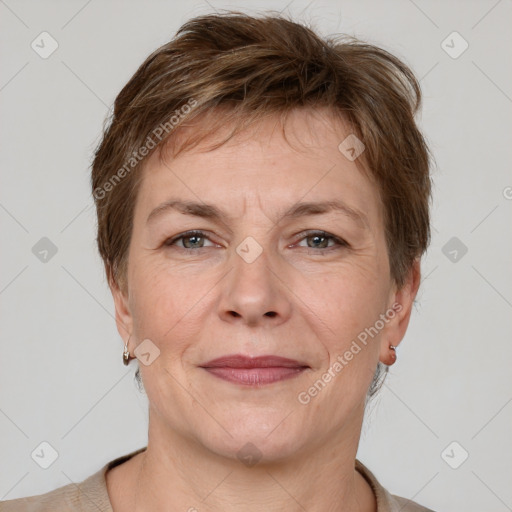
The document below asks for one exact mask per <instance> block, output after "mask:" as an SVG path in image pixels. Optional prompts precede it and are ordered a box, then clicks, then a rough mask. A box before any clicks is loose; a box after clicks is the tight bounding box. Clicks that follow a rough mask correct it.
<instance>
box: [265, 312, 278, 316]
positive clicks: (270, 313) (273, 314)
mask: <svg viewBox="0 0 512 512" xmlns="http://www.w3.org/2000/svg"><path fill="white" fill-rule="evenodd" d="M276 314H277V313H276V312H275V311H269V312H268V313H265V315H266V316H271V317H275V316H276Z"/></svg>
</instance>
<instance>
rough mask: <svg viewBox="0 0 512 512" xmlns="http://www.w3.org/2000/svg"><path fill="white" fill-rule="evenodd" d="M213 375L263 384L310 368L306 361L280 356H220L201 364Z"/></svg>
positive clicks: (240, 381) (225, 378) (286, 377)
mask: <svg viewBox="0 0 512 512" xmlns="http://www.w3.org/2000/svg"><path fill="white" fill-rule="evenodd" d="M200 367H201V368H203V369H204V370H206V371H207V372H208V373H210V374H211V375H213V376H215V377H218V378H220V379H223V380H226V381H229V382H233V383H235V384H241V385H244V386H263V385H267V384H272V383H274V382H279V381H282V380H286V379H291V378H293V377H296V376H298V375H300V374H301V373H303V372H304V371H306V370H307V369H309V366H308V365H307V364H305V363H302V362H299V361H295V360H294V359H288V358H284V357H279V356H259V357H246V356H243V355H239V354H235V355H229V356H224V357H219V358H217V359H213V360H211V361H208V362H207V363H205V364H203V365H201V366H200Z"/></svg>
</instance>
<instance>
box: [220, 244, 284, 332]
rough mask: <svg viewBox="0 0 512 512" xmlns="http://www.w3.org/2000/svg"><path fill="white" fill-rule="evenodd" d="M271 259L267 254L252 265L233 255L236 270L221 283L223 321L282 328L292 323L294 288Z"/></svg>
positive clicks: (232, 270)
mask: <svg viewBox="0 0 512 512" xmlns="http://www.w3.org/2000/svg"><path fill="white" fill-rule="evenodd" d="M270 259H271V258H270V257H269V256H268V251H265V250H263V252H262V253H261V254H260V255H259V256H258V257H257V258H256V260H254V261H252V262H250V263H249V262H247V261H246V260H244V259H243V258H242V257H240V256H239V255H238V254H234V255H233V258H232V260H233V267H232V268H231V271H229V272H228V275H227V276H226V277H225V279H223V280H222V281H221V282H220V283H219V286H221V287H222V297H221V300H220V302H219V315H220V316H221V318H222V320H224V321H226V322H229V323H239V324H244V325H247V326H248V327H257V326H267V325H272V326H278V325H280V324H282V323H284V322H286V321H287V320H288V318H289V317H290V314H291V310H292V304H291V297H290V296H291V291H290V287H289V285H288V286H287V284H286V281H285V280H286V277H284V273H283V272H282V269H281V272H279V271H278V270H277V269H276V262H275V261H274V262H271V261H270Z"/></svg>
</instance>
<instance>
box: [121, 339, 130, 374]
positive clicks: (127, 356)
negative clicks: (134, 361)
mask: <svg viewBox="0 0 512 512" xmlns="http://www.w3.org/2000/svg"><path fill="white" fill-rule="evenodd" d="M130 338H131V335H130V336H129V337H128V341H127V342H126V343H125V344H124V350H123V364H124V365H125V366H127V365H128V363H129V362H130V351H129V350H128V342H129V341H130Z"/></svg>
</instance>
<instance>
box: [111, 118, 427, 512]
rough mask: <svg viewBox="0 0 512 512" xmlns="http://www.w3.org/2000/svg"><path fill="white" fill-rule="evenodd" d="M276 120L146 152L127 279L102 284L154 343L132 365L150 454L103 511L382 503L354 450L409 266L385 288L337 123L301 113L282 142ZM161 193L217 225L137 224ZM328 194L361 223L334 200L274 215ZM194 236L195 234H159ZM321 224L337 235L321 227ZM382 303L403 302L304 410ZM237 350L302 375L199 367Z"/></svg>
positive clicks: (373, 226) (402, 322) (350, 507)
mask: <svg viewBox="0 0 512 512" xmlns="http://www.w3.org/2000/svg"><path fill="white" fill-rule="evenodd" d="M276 123H277V121H276V119H268V120H265V121H262V122H260V123H259V124H258V126H257V127H253V128H252V129H250V133H245V134H244V133H242V134H240V135H237V136H236V137H235V138H233V139H231V140H230V141H229V142H228V143H226V144H224V145H223V146H221V147H220V148H218V149H216V150H213V151H209V152H208V151H206V145H204V144H205V143H203V144H201V145H200V146H199V147H196V148H194V149H192V150H190V151H186V152H184V153H182V154H180V155H179V156H178V157H177V158H176V159H173V160H171V161H167V162H162V161H161V160H160V159H159V158H157V157H156V155H153V156H152V157H151V158H150V159H149V160H148V161H147V163H146V166H145V169H144V175H143V181H142V183H141V188H140V190H139V193H138V197H137V201H136V206H135V213H134V224H133V233H132V238H131V243H130V249H129V259H128V269H127V282H128V285H127V289H126V290H124V291H121V290H120V289H119V288H118V287H117V286H115V285H113V286H112V293H113V297H114V302H115V308H116V322H117V325H118V330H119V332H120V334H121V336H122V337H123V340H124V341H125V342H126V341H128V339H129V349H130V353H131V355H132V356H133V354H134V350H135V348H136V347H137V345H138V344H139V343H140V342H141V341H142V340H144V339H150V340H151V342H152V343H153V344H154V346H156V347H158V349H159V350H160V354H159V356H158V357H157V358H156V359H155V360H154V361H153V362H152V363H151V364H149V365H148V366H146V365H144V364H142V363H139V366H140V371H141V375H142V378H143V382H144V388H145V390H146V393H147V396H148V400H149V435H148V447H147V450H146V451H145V452H143V453H141V454H139V455H137V456H135V457H133V458H132V459H130V460H129V461H127V462H125V463H123V464H121V465H119V466H117V467H116V468H114V469H112V470H110V471H109V472H108V473H107V488H108V492H109V496H110V498H111V502H112V504H113V508H114V511H115V512H125V511H126V512H127V511H133V510H137V511H160V510H161V511H164V510H165V511H169V510H183V511H187V510H190V511H193V510H194V508H195V509H197V510H198V511H232V510H245V511H263V510H265V511H278V510H290V511H299V510H301V511H302V510H307V511H308V512H315V511H331V510H340V511H341V510H343V511H361V512H363V511H364V512H369V511H375V510H376V503H375V497H374V495H373V492H372V490H371V488H370V487H369V485H368V483H367V482H366V481H365V480H364V479H363V478H362V476H361V475H360V474H359V473H358V472H357V471H355V469H354V461H355V458H356V453H357V448H358V443H359V438H360V433H361V427H362V421H363V415H364V405H365V398H366V394H367V391H368V387H369V385H370V383H371V380H372V377H373V375H374V372H375V368H376V366H377V363H378V361H379V360H380V361H381V362H383V363H385V364H393V362H394V360H395V359H394V352H393V351H392V350H391V349H390V348H389V346H390V345H394V346H397V345H399V343H400V341H401V340H402V338H403V336H404V334H405V332H406V329H407V325H408V322H409V318H410V314H411V309H412V305H413V300H414V297H415V295H416V292H417V290H418V286H419V281H420V270H419V262H416V263H415V265H414V267H413V268H412V269H411V272H410V274H409V276H408V278H407V280H406V283H405V285H404V286H403V287H402V288H401V289H397V287H396V285H395V283H394V281H393V280H392V279H391V276H390V269H389V259H388V255H387V249H386V243H385V238H384V225H383V220H382V219H383V205H382V203H381V200H380V196H379V192H378V189H377V187H376V185H375V184H374V183H372V182H371V181H369V180H368V178H367V177H365V175H364V174H363V173H362V172H361V170H360V169H358V167H357V166H356V163H355V162H351V161H349V160H348V159H347V158H345V156H344V155H343V154H342V153H341V152H340V151H339V150H338V145H339V144H340V142H341V141H343V140H344V139H345V137H346V136H347V135H348V134H349V133H350V130H349V128H348V126H345V125H342V124H340V123H337V122H335V120H334V119H333V118H332V117H330V115H329V113H328V112H327V111H323V110H316V111H315V113H313V112H312V111H308V110H296V111H294V112H293V114H292V115H291V116H290V117H289V119H288V121H287V124H286V135H287V138H288V140H289V141H290V143H287V142H286V140H285V139H284V138H283V137H282V135H281V131H280V129H278V124H276ZM256 128H257V129H256ZM183 133H186V132H183ZM221 135H223V134H221ZM208 142H211V141H208ZM170 198H174V199H180V200H190V201H197V202H200V203H201V202H203V203H209V204H213V205H216V206H217V207H218V208H220V209H222V210H225V211H226V213H227V214H228V215H229V218H226V219H225V220H224V221H223V222H220V223H218V222H215V221H213V220H211V219H205V218H200V217H195V216H190V215H185V214H183V213H180V212H177V211H172V210H169V211H166V212H165V213H163V214H162V215H160V216H157V217H155V218H154V219H153V220H152V221H151V222H150V223H146V219H147V218H148V216H149V214H150V212H151V211H152V210H153V209H154V208H155V207H157V206H158V205H160V204H161V203H163V202H165V201H167V200H169V199H170ZM327 200H342V201H343V202H344V203H345V204H347V205H349V206H350V207H352V208H353V209H357V210H359V211H361V212H363V213H364V214H365V215H366V221H364V222H358V221H357V220H354V219H352V218H351V217H349V216H347V215H346V214H344V213H342V212H339V211H334V212H330V213H324V214H318V215H308V216H305V217H299V218H295V219H283V218H282V213H283V212H284V211H285V210H286V209H287V208H289V207H290V206H292V205H294V204H296V203H297V202H300V201H302V202H304V201H308V202H309V201H313V202H320V201H327ZM192 229H197V230H202V231H204V232H205V235H204V237H199V238H194V236H192V238H185V239H181V240H177V241H176V242H175V243H174V245H172V243H171V244H168V245H165V241H166V240H169V239H171V238H173V237H175V236H176V235H179V234H181V233H183V232H185V231H187V230H192ZM306 230H308V231H311V232H313V235H311V233H303V232H304V231H306ZM318 230H321V231H325V232H327V233H328V234H329V235H333V236H335V237H339V238H341V239H343V240H344V241H346V242H347V243H348V244H349V245H348V246H346V245H340V246H336V244H335V243H334V241H333V240H332V239H323V238H321V237H320V238H315V234H316V233H315V231H318ZM308 235H309V236H308ZM248 236H250V237H253V238H254V239H255V240H256V241H257V243H258V244H259V246H260V247H261V249H262V253H261V254H260V256H259V257H258V258H257V259H256V260H255V261H253V262H252V263H247V262H246V261H245V260H244V259H243V258H242V257H241V256H240V255H239V254H238V253H237V252H236V248H237V247H238V246H239V245H240V244H241V242H242V241H244V239H245V238H246V237H248ZM184 244H186V245H184ZM186 247H187V248H186ZM198 247H199V249H198ZM326 247H327V248H326ZM331 247H333V248H332V249H331ZM394 303H399V304H400V305H401V306H402V308H401V310H400V312H397V313H396V314H395V315H394V317H393V318H392V319H390V320H389V321H388V322H387V323H385V326H384V328H382V329H381V330H380V331H379V333H378V335H376V336H374V337H373V338H370V339H369V340H370V341H369V342H368V343H367V344H366V345H361V346H362V350H361V351H360V352H359V353H357V355H355V356H354V358H353V359H352V360H351V361H350V362H349V363H348V364H347V365H346V366H345V367H344V368H343V370H342V371H340V372H338V373H337V374H336V376H335V377H334V378H332V380H331V381H330V382H329V383H328V384H327V385H326V386H325V388H323V389H322V391H321V392H319V393H318V394H317V395H316V396H314V397H312V398H311V401H310V402H309V403H308V404H306V405H303V404H301V403H300V402H299V401H298V398H297V397H298V395H299V393H300V392H303V391H307V390H308V389H309V388H310V387H311V386H312V384H313V383H314V382H315V381H317V380H318V379H319V378H320V377H321V376H322V375H323V374H324V373H325V372H326V371H327V370H328V369H329V368H330V367H332V365H333V363H334V362H335V361H336V358H337V356H339V355H340V354H343V353H344V352H345V351H346V350H347V349H348V348H349V347H350V345H351V343H352V341H353V340H354V339H356V338H357V335H358V334H359V333H360V332H362V331H364V329H365V328H368V327H370V326H373V325H374V324H375V322H376V320H378V319H379V315H381V314H383V313H385V312H386V311H387V310H389V308H391V306H392V305H393V304H394ZM127 332H128V333H131V336H130V338H128V335H127V334H126V333H127ZM235 353H242V354H245V355H249V356H257V355H269V354H273V355H279V356H283V357H288V358H292V359H296V360H299V361H305V362H306V363H307V365H309V367H310V368H309V369H308V370H307V371H305V372H303V373H302V374H300V375H298V376H296V377H294V378H292V379H288V380H284V381H281V382H276V383H273V384H270V385H265V386H261V387H248V386H242V385H238V384H233V383H230V382H226V381H224V380H221V379H219V378H217V377H215V376H212V375H211V374H210V373H208V372H207V371H205V370H204V369H202V368H200V367H199V365H201V364H204V363H205V362H207V361H209V360H211V359H214V358H217V357H220V356H223V355H227V354H235ZM249 442H250V443H252V444H253V445H254V446H255V447H257V450H258V453H261V455H262V456H261V459H260V460H259V461H258V463H257V464H255V465H253V466H252V467H249V466H246V465H245V464H243V463H242V462H241V461H240V460H239V459H238V458H237V453H238V452H239V450H240V449H241V448H242V447H243V446H244V445H246V443H249ZM170 507H172V509H171V508H170Z"/></svg>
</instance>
